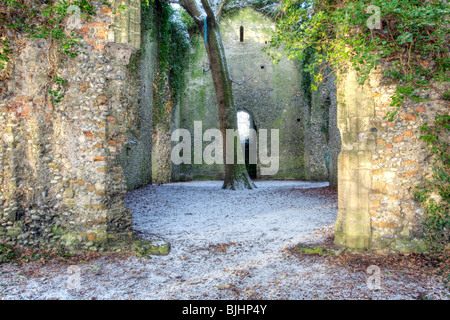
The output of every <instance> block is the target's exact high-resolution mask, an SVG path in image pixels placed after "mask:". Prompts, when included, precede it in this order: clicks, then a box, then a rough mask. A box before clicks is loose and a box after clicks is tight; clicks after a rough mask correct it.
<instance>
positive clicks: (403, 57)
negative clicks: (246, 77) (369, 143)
mask: <svg viewBox="0 0 450 320" xmlns="http://www.w3.org/2000/svg"><path fill="white" fill-rule="evenodd" d="M371 5H372V6H376V7H378V8H379V12H380V21H381V28H380V29H370V28H368V26H367V23H368V22H373V20H372V18H371V16H372V14H373V11H370V10H369V13H367V9H368V8H369V6H371ZM281 11H282V12H283V14H282V15H281V16H280V18H279V19H278V21H277V30H276V33H275V36H274V37H273V39H272V41H271V44H270V45H271V47H276V48H278V47H280V46H284V47H285V48H286V51H287V53H288V55H289V57H290V58H295V59H298V60H303V58H304V55H305V54H306V53H307V49H308V48H313V49H314V50H315V54H314V57H313V59H311V61H310V62H309V63H307V64H306V65H305V68H306V69H305V70H306V71H308V72H310V74H311V76H312V77H313V80H314V81H313V83H312V87H313V88H314V89H317V84H318V83H319V82H321V81H322V80H323V78H324V76H325V72H324V71H325V70H326V68H327V66H331V67H332V68H333V69H334V70H337V69H339V68H340V67H341V66H342V65H345V64H346V62H350V63H351V65H352V66H353V67H354V68H355V70H356V71H357V72H358V79H359V82H360V83H361V84H363V83H364V82H365V81H366V80H367V78H368V76H369V73H370V71H371V70H373V69H374V68H376V67H377V66H378V65H380V64H382V63H385V62H390V64H389V69H388V70H387V71H386V75H388V76H390V77H392V78H394V79H396V80H398V86H397V90H396V92H395V93H394V95H393V96H392V103H391V105H392V106H393V107H399V106H401V104H402V103H403V102H404V101H405V99H411V100H414V101H423V100H425V99H427V98H426V95H421V94H420V92H425V91H428V90H429V89H430V88H432V87H433V84H432V81H437V82H443V81H449V80H450V78H449V73H448V72H449V67H450V58H449V51H448V39H449V29H448V25H447V24H448V21H447V20H446V19H445V17H446V16H447V17H448V14H449V5H448V4H447V3H446V2H445V1H441V0H356V1H350V0H338V1H331V0H285V1H283V2H282V5H281ZM433 89H435V90H436V91H437V92H439V90H438V89H437V88H435V87H433ZM441 94H444V93H442V92H441ZM397 112H398V110H395V111H392V112H390V113H389V114H388V115H387V117H388V118H389V120H391V121H392V120H394V118H395V116H396V114H397Z"/></svg>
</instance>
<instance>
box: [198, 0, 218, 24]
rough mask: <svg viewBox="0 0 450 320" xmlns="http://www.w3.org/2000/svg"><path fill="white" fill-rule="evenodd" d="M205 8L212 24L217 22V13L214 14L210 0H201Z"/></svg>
mask: <svg viewBox="0 0 450 320" xmlns="http://www.w3.org/2000/svg"><path fill="white" fill-rule="evenodd" d="M201 1H202V6H203V9H205V12H206V14H207V15H208V20H209V21H210V22H211V24H215V23H216V15H215V14H214V11H213V9H212V8H211V5H210V4H209V1H208V0H201Z"/></svg>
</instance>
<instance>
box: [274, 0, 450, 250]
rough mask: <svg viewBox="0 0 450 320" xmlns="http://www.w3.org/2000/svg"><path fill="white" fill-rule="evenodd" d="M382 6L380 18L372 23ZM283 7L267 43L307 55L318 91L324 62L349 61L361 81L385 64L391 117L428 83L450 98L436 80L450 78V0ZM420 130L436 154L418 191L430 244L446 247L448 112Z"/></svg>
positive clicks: (296, 0) (418, 98) (316, 1)
mask: <svg viewBox="0 0 450 320" xmlns="http://www.w3.org/2000/svg"><path fill="white" fill-rule="evenodd" d="M369 6H375V7H371V8H372V9H369ZM368 9H369V10H368ZM377 9H379V18H380V19H379V20H380V25H379V26H375V27H376V28H373V27H374V22H376V21H375V20H373V18H374V13H375V12H376V11H377ZM374 10H375V11H374ZM281 12H282V14H281V15H280V17H279V19H278V21H277V29H276V32H275V35H274V37H273V38H272V41H271V43H270V48H279V47H284V48H285V50H286V52H287V54H288V56H289V57H290V58H293V59H298V60H300V61H302V62H303V70H304V72H308V73H309V74H310V75H311V84H310V85H311V88H312V89H315V90H317V87H318V84H319V83H320V82H321V81H323V79H324V77H325V76H326V74H327V72H326V70H327V68H331V69H332V70H334V71H337V70H340V69H341V67H342V66H346V65H347V64H348V63H350V65H351V66H352V67H353V68H354V69H355V70H356V71H357V73H358V80H359V83H360V84H364V83H365V81H366V80H367V79H368V76H369V74H370V72H371V71H372V70H373V69H376V68H377V67H378V66H380V65H383V66H384V68H385V69H386V71H385V75H386V76H387V77H390V78H391V79H393V80H396V81H397V83H398V85H397V87H396V91H395V93H394V94H393V95H392V99H391V106H392V107H394V109H393V110H394V111H390V112H388V114H387V115H386V119H388V120H389V121H394V120H395V119H396V117H397V116H398V111H399V110H400V109H399V107H400V106H402V105H403V104H404V103H405V102H407V101H414V102H422V101H425V100H428V99H429V95H428V94H427V91H429V90H430V89H434V91H435V92H437V93H438V94H440V95H441V96H442V98H443V99H445V100H449V99H450V91H449V90H446V91H445V92H441V91H440V90H439V89H438V88H436V87H435V86H434V83H443V82H448V81H450V77H449V71H450V70H449V69H450V58H449V46H448V43H449V39H450V37H449V28H448V16H449V13H450V11H449V4H448V1H441V0H354V1H351V0H337V1H332V0H284V1H282V3H281ZM370 25H371V28H369V26H370ZM378 27H379V28H378ZM276 58H277V56H274V59H276ZM336 73H338V74H339V72H336ZM421 130H422V133H423V135H422V136H421V139H422V140H424V141H426V143H427V145H428V147H429V148H430V150H431V152H432V156H433V159H434V160H433V163H432V170H433V175H432V177H430V178H428V179H426V180H425V182H424V183H423V185H421V186H420V187H419V188H417V190H416V192H415V198H416V200H418V201H421V202H423V203H424V210H425V213H426V216H425V219H424V229H425V236H426V239H427V242H428V247H429V249H430V251H431V252H442V251H443V250H444V249H445V246H446V245H448V241H449V229H450V221H449V211H450V206H449V182H450V181H449V180H450V179H449V170H450V169H449V168H450V161H449V151H448V150H449V148H448V147H449V146H448V141H449V140H448V135H449V115H448V113H444V114H439V113H438V114H437V115H436V119H435V122H434V124H427V123H426V124H424V125H423V126H422V128H421Z"/></svg>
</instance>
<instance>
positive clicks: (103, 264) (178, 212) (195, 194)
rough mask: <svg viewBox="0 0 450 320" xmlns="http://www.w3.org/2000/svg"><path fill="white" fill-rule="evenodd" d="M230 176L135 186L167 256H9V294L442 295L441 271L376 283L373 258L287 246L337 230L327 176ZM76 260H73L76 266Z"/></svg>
mask: <svg viewBox="0 0 450 320" xmlns="http://www.w3.org/2000/svg"><path fill="white" fill-rule="evenodd" d="M221 185H222V182H219V181H205V182H183V183H172V184H163V185H161V186H156V185H152V186H148V187H145V188H141V189H138V190H135V191H132V192H130V193H129V194H128V196H127V199H126V205H127V206H128V207H129V208H130V209H131V210H132V211H133V220H134V224H135V230H136V231H137V233H138V234H139V236H140V237H142V238H144V239H154V238H159V239H163V240H165V241H168V242H170V243H171V252H170V254H169V255H167V256H153V257H151V258H150V259H145V258H141V259H139V258H136V257H128V258H118V257H115V256H110V255H105V256H102V257H99V258H96V259H94V260H90V261H88V262H85V263H83V261H80V262H79V263H78V265H77V267H79V268H80V269H79V270H80V271H81V272H80V276H79V280H80V282H79V288H73V289H70V288H69V287H70V286H69V287H68V283H69V284H75V285H76V284H77V282H76V279H75V282H74V276H76V273H70V272H69V273H68V271H67V269H68V267H69V266H68V265H61V264H58V265H52V264H51V263H50V264H48V265H45V264H44V265H42V266H40V267H39V271H37V272H36V271H34V272H33V273H30V272H27V268H31V266H29V265H23V266H18V265H14V264H2V265H0V298H2V299H422V298H424V297H428V298H434V299H442V298H444V299H445V298H446V297H447V296H446V294H447V293H448V292H447V291H446V289H445V287H444V286H443V285H442V283H440V282H437V280H438V279H435V278H433V277H431V278H430V277H424V278H423V279H420V278H419V279H418V278H417V277H416V276H415V275H414V276H410V275H409V274H408V273H407V272H401V271H392V270H384V269H383V268H381V279H380V280H381V288H379V289H378V290H370V289H369V288H368V286H367V283H366V280H367V278H368V276H369V274H367V273H366V267H365V266H364V267H361V268H358V267H356V268H355V267H354V266H353V267H351V268H350V267H345V266H342V265H336V264H333V263H330V261H329V260H327V259H315V258H313V257H311V258H310V257H303V258H299V257H298V256H297V255H295V254H292V253H291V251H290V250H288V248H290V247H292V246H294V245H296V244H298V243H317V242H320V241H323V240H324V239H326V238H327V237H330V235H332V233H333V227H334V222H335V220H336V214H337V196H336V193H335V192H334V191H333V190H331V189H330V188H328V183H323V182H302V181H256V185H257V187H258V188H257V189H255V190H244V191H231V190H221ZM71 270H74V269H71Z"/></svg>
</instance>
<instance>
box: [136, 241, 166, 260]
mask: <svg viewBox="0 0 450 320" xmlns="http://www.w3.org/2000/svg"><path fill="white" fill-rule="evenodd" d="M132 251H133V252H134V253H135V254H137V255H139V256H141V257H146V256H148V255H158V256H164V255H168V254H169V252H170V243H168V242H165V241H162V240H137V241H135V242H134V243H133V245H132Z"/></svg>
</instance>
